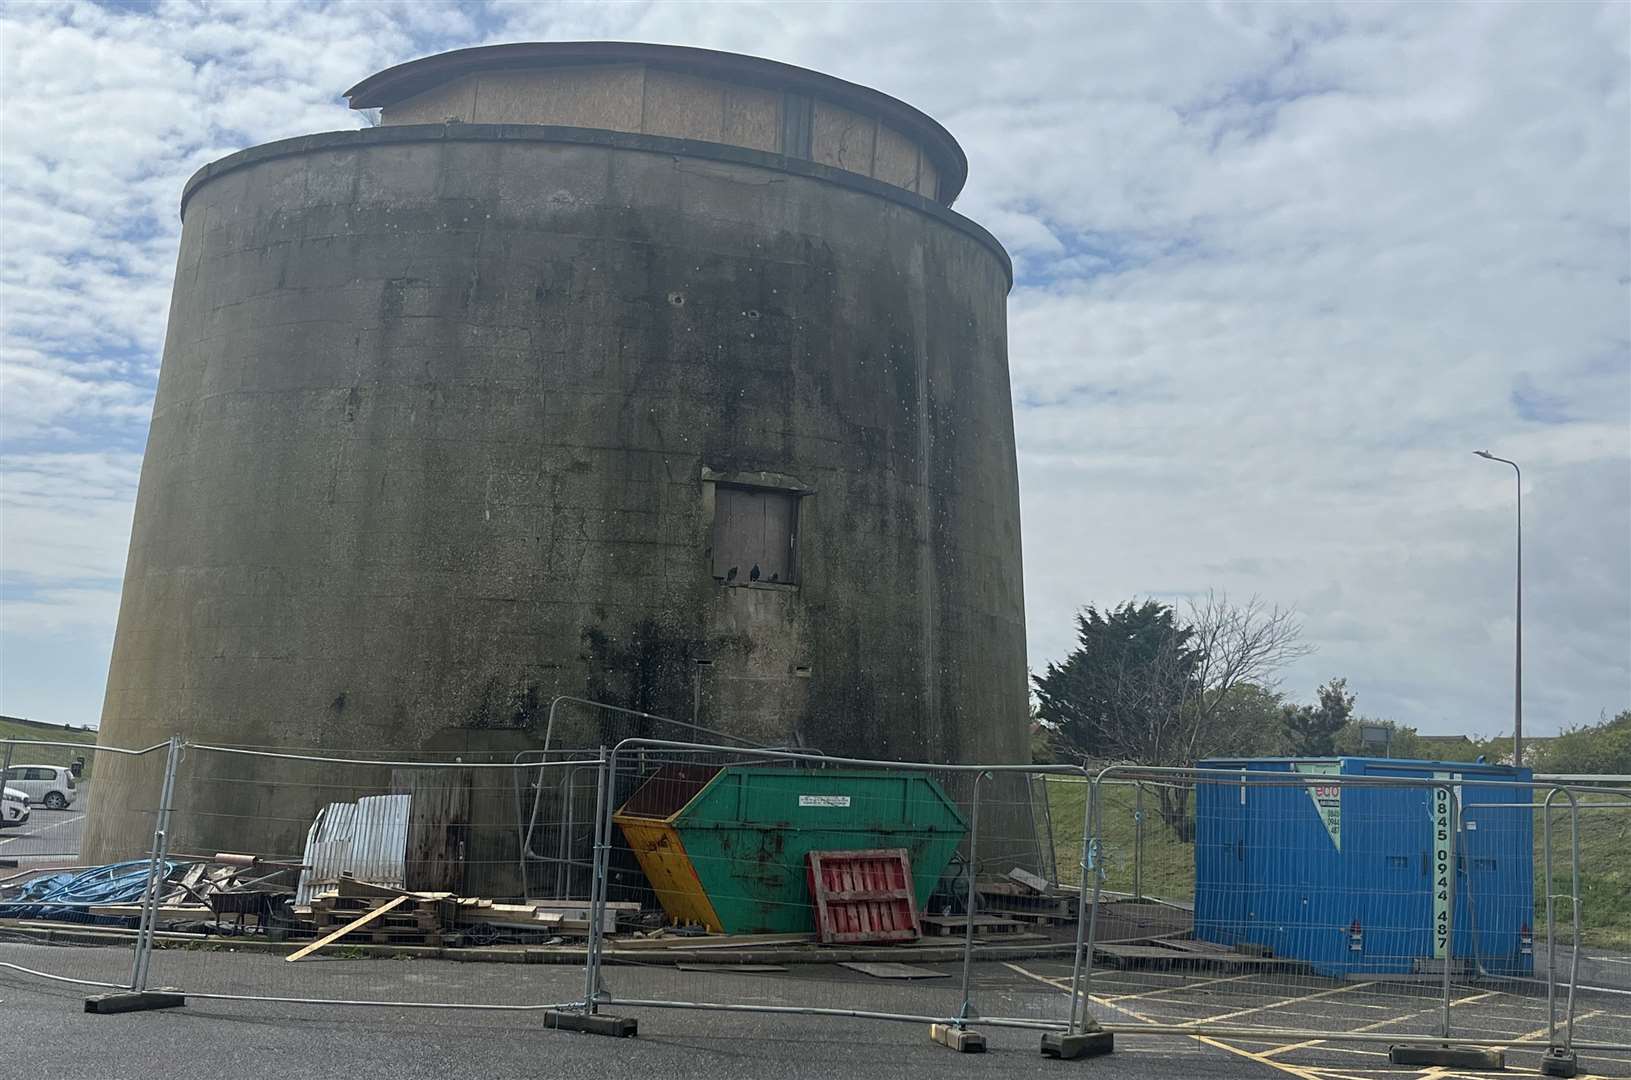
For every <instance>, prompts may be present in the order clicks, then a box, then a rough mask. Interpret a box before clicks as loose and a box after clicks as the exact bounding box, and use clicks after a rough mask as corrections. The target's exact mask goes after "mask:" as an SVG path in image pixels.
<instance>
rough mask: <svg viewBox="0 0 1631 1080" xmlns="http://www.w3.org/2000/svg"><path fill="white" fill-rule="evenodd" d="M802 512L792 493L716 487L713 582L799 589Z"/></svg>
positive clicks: (725, 486)
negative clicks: (789, 586) (799, 528)
mask: <svg viewBox="0 0 1631 1080" xmlns="http://www.w3.org/2000/svg"><path fill="white" fill-rule="evenodd" d="M798 512H799V497H798V495H797V494H795V493H793V492H791V491H775V490H772V489H767V488H751V487H735V486H732V485H728V484H719V485H717V486H716V487H715V489H714V534H713V575H714V577H715V578H716V579H717V580H719V581H720V582H722V583H724V584H726V585H750V584H766V585H795V584H797V583H798Z"/></svg>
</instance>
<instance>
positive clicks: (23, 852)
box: [0, 792, 90, 876]
mask: <svg viewBox="0 0 1631 1080" xmlns="http://www.w3.org/2000/svg"><path fill="white" fill-rule="evenodd" d="M89 809H90V795H89V793H88V792H87V793H85V794H83V795H81V796H80V797H79V798H76V799H75V800H74V802H73V805H71V806H69V807H68V808H67V809H66V810H48V809H46V808H45V807H44V806H41V805H38V804H35V805H34V806H32V807H30V808H29V815H28V821H27V823H25V824H24V825H22V826H21V827H18V828H10V829H4V830H0V859H16V860H17V861H18V864H19V865H20V866H22V867H25V868H26V867H28V866H33V865H37V864H39V863H44V862H64V863H70V862H73V861H74V860H75V859H77V858H78V857H79V842H80V839H81V837H82V836H83V834H84V832H85V812H86V811H87V810H89ZM0 876H4V874H3V873H0Z"/></svg>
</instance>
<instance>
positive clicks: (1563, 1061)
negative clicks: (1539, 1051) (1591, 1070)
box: [1540, 1046, 1580, 1077]
mask: <svg viewBox="0 0 1631 1080" xmlns="http://www.w3.org/2000/svg"><path fill="white" fill-rule="evenodd" d="M1540 1071H1541V1074H1542V1075H1543V1076H1564V1077H1568V1076H1578V1075H1579V1074H1580V1058H1579V1057H1578V1056H1577V1055H1576V1054H1575V1052H1574V1051H1573V1050H1564V1049H1562V1048H1561V1047H1556V1046H1554V1047H1552V1048H1551V1049H1550V1050H1548V1051H1546V1056H1545V1057H1543V1058H1541V1059H1540Z"/></svg>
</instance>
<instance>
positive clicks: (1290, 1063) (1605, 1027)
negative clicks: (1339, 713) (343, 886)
mask: <svg viewBox="0 0 1631 1080" xmlns="http://www.w3.org/2000/svg"><path fill="white" fill-rule="evenodd" d="M0 961H6V962H10V963H15V964H20V965H24V966H29V967H35V968H37V969H39V970H48V971H55V972H57V973H60V974H72V975H74V976H75V977H78V978H85V979H96V978H105V979H106V980H107V981H110V982H117V981H120V980H122V979H123V978H124V977H125V976H126V975H127V974H128V967H129V961H130V953H129V951H128V950H127V949H122V948H84V947H81V948H72V947H60V946H42V945H33V944H25V943H21V942H16V941H7V940H5V939H4V937H3V936H0ZM924 966H925V967H927V968H928V969H929V970H930V971H933V972H935V973H937V974H939V975H941V976H943V977H941V978H938V979H934V978H927V979H922V980H911V981H894V980H884V979H877V978H873V977H871V976H868V975H865V974H862V973H859V972H853V971H849V970H845V969H841V968H837V967H833V966H829V965H796V966H790V967H789V968H788V969H787V970H785V971H778V972H746V971H740V970H733V969H732V968H730V967H729V966H724V965H710V966H709V967H708V968H707V969H704V970H688V971H678V970H675V969H673V968H670V967H666V966H661V967H658V966H654V967H623V966H619V967H610V968H608V969H607V970H606V981H607V985H608V987H609V989H610V990H611V992H612V993H613V995H614V996H616V997H619V998H624V999H642V1000H649V999H658V998H663V999H671V1000H690V1001H711V1002H731V1003H736V1004H758V1005H768V1006H780V1007H787V1006H793V1007H799V1006H802V1007H817V1008H829V1009H878V1010H885V1011H893V1012H900V1013H918V1014H921V1015H927V1016H948V1015H951V1014H952V1013H953V1012H955V1009H956V1007H957V1004H958V1003H959V1001H960V990H959V987H958V978H957V976H958V975H959V974H960V972H959V970H958V969H957V966H956V965H945V964H941V965H924ZM973 975H974V987H975V1000H976V1004H977V1006H978V1008H979V1009H980V1011H982V1012H983V1013H985V1014H986V1015H1002V1016H1007V1017H1021V1018H1027V1019H1037V1020H1055V1021H1057V1020H1060V1019H1062V1018H1063V1016H1064V1010H1065V1007H1066V1003H1067V1001H1068V997H1067V994H1066V991H1065V989H1064V987H1068V985H1069V979H1070V967H1069V962H1068V959H1057V958H1039V959H1034V960H1023V961H1013V962H990V961H985V962H979V963H976V965H975V967H974V972H973ZM582 977H583V976H582V972H581V969H578V968H573V967H568V966H554V965H520V964H469V963H454V962H448V961H435V960H431V961H393V960H380V959H351V958H347V957H345V956H344V955H343V954H340V955H336V956H332V957H329V958H326V959H316V960H314V961H302V962H301V963H299V964H294V965H291V964H288V963H286V962H285V961H283V960H282V959H281V958H279V957H271V956H263V955H252V954H234V953H225V952H203V951H198V952H194V951H186V950H165V951H161V952H159V953H156V954H155V955H154V959H153V979H152V983H153V985H180V986H183V987H185V988H186V989H188V990H189V991H192V990H195V989H199V990H205V991H206V992H211V993H221V994H244V993H257V994H266V995H273V996H288V997H293V996H303V997H310V998H327V999H334V998H346V999H360V1000H393V999H395V1000H400V1001H406V1000H416V999H417V1000H447V1001H467V1002H478V1001H481V1002H487V1003H500V1002H507V1003H509V1004H511V1005H513V1004H515V1003H518V1002H524V1003H537V1004H544V1003H552V1002H560V1001H569V1000H573V999H575V998H576V997H578V996H579V995H580V994H581V992H582ZM87 992H88V991H87V989H86V988H84V987H78V986H74V985H70V984H65V983H54V982H51V981H47V980H42V979H40V978H38V977H36V976H30V975H25V974H22V973H19V972H16V971H14V970H9V969H0V1010H3V1015H4V1018H5V1031H6V1036H5V1038H3V1039H0V1045H9V1047H10V1049H9V1050H6V1051H0V1080H3V1078H10V1077H17V1078H19V1080H21V1078H25V1077H27V1078H35V1077H64V1078H68V1077H73V1078H79V1077H85V1078H115V1080H117V1078H126V1077H129V1078H132V1080H136V1078H141V1080H148V1078H152V1077H175V1078H177V1080H189V1078H192V1077H199V1078H204V1077H208V1078H209V1080H221V1078H222V1077H224V1076H225V1077H230V1078H232V1080H256V1078H261V1077H266V1078H277V1080H286V1078H288V1077H292V1076H298V1077H301V1078H302V1080H314V1078H320V1077H331V1076H332V1077H346V1078H347V1080H356V1078H359V1077H365V1076H366V1077H376V1076H378V1077H421V1076H423V1077H433V1076H434V1077H438V1078H460V1077H483V1078H488V1077H509V1076H517V1077H519V1076H552V1077H553V1076H560V1077H575V1076H586V1077H587V1076H595V1077H602V1076H609V1075H618V1074H622V1073H629V1074H648V1075H651V1076H653V1077H658V1076H661V1077H708V1078H710V1080H732V1078H737V1077H752V1078H753V1080H773V1078H780V1077H832V1076H890V1077H894V1076H904V1077H916V1076H922V1077H941V1076H949V1077H962V1076H982V1077H1009V1076H1032V1075H1043V1074H1049V1075H1052V1074H1057V1073H1060V1072H1062V1071H1068V1070H1082V1071H1084V1072H1097V1073H1100V1074H1103V1073H1105V1072H1106V1071H1109V1070H1114V1073H1115V1075H1116V1076H1117V1077H1118V1078H1119V1077H1123V1076H1130V1077H1138V1078H1141V1077H1151V1078H1168V1077H1170V1078H1174V1080H1178V1078H1184V1080H1212V1078H1218V1080H1223V1078H1231V1080H1233V1078H1240V1080H1246V1078H1251V1077H1274V1076H1276V1074H1279V1075H1280V1076H1284V1075H1291V1076H1294V1077H1298V1078H1299V1080H1393V1078H1398V1080H1463V1078H1468V1077H1472V1076H1475V1075H1478V1074H1475V1073H1467V1072H1460V1071H1456V1070H1446V1069H1413V1068H1393V1067H1390V1066H1389V1065H1388V1062H1387V1044H1386V1042H1344V1041H1333V1040H1322V1039H1319V1038H1316V1037H1302V1038H1292V1037H1270V1036H1264V1037H1256V1038H1233V1037H1231V1038H1228V1039H1224V1038H1212V1037H1207V1036H1183V1035H1145V1034H1133V1033H1129V1032H1127V1031H1126V1030H1122V1031H1119V1032H1118V1034H1117V1036H1116V1039H1117V1050H1116V1053H1115V1054H1114V1056H1112V1057H1109V1058H1100V1059H1090V1060H1083V1061H1076V1062H1061V1061H1055V1060H1050V1059H1045V1058H1043V1057H1041V1056H1040V1053H1039V1045H1040V1043H1039V1040H1040V1034H1039V1032H1037V1031H1034V1030H1026V1029H1016V1028H1006V1027H997V1026H991V1025H989V1024H986V1025H982V1024H980V1023H978V1022H975V1023H973V1024H972V1025H971V1026H973V1027H974V1028H975V1029H976V1030H978V1031H980V1032H981V1033H983V1034H984V1035H985V1036H986V1038H987V1040H988V1044H989V1052H988V1053H986V1054H985V1055H959V1054H956V1053H954V1052H952V1051H950V1050H948V1049H946V1048H944V1047H941V1046H938V1045H935V1044H933V1043H931V1042H929V1040H928V1033H927V1030H926V1027H925V1026H924V1024H923V1023H921V1022H898V1021H878V1020H866V1019H858V1018H851V1017H838V1016H803V1015H786V1014H768V1013H745V1012H719V1011H704V1010H678V1009H661V1008H639V1007H630V1006H626V1005H618V1004H612V1005H608V1006H606V1007H605V1008H604V1009H603V1010H602V1011H604V1012H607V1013H611V1014H613V1015H626V1016H634V1017H636V1018H637V1019H638V1020H639V1023H640V1034H639V1036H638V1037H637V1038H635V1039H610V1038H605V1037H600V1036H594V1035H585V1034H578V1033H571V1032H561V1031H551V1030H548V1029H546V1028H544V1026H543V1016H542V1014H541V1012H539V1011H528V1010H514V1009H511V1010H508V1011H485V1010H477V1009H456V1010H454V1009H436V1008H408V1007H403V1006H400V1005H385V1006H366V1007H365V1006H348V1005H336V1004H327V1003H322V1004H292V1003H286V1002H266V1001H242V1000H221V999H212V998H207V997H197V996H194V997H189V999H188V1004H187V1005H186V1007H184V1008H181V1009H175V1010H168V1011H163V1012H151V1013H132V1014H124V1015H117V1016H94V1015H87V1014H85V1013H84V1012H83V1011H82V1008H83V1006H82V1001H83V998H84V996H85V994H86V993H87ZM1436 993H1437V992H1436V990H1435V989H1434V988H1432V987H1427V986H1424V985H1422V984H1420V983H1410V984H1399V983H1378V982H1370V983H1367V982H1362V981H1356V982H1334V981H1331V980H1319V979H1314V978H1312V977H1294V976H1288V975H1285V974H1277V975H1272V976H1269V975H1263V974H1259V973H1255V972H1248V973H1245V974H1237V975H1216V976H1207V975H1205V974H1204V973H1199V972H1195V971H1189V972H1183V973H1173V972H1159V971H1139V972H1132V971H1101V972H1098V973H1096V974H1095V976H1094V980H1093V1011H1094V1013H1095V1015H1096V1016H1097V1017H1098V1018H1099V1019H1100V1020H1101V1021H1103V1022H1105V1023H1107V1024H1113V1025H1118V1026H1119V1025H1133V1026H1136V1025H1138V1024H1140V1023H1160V1024H1191V1025H1193V1024H1195V1023H1199V1022H1203V1021H1210V1022H1212V1023H1227V1024H1232V1025H1240V1026H1254V1027H1283V1028H1294V1029H1298V1030H1303V1031H1307V1032H1309V1033H1311V1035H1312V1034H1313V1033H1327V1032H1328V1033H1336V1032H1341V1031H1348V1032H1354V1031H1367V1030H1368V1031H1370V1032H1373V1033H1384V1034H1401V1035H1408V1034H1422V1035H1426V1034H1430V1033H1431V1032H1432V1030H1434V1029H1433V1026H1432V1025H1433V1024H1435V1023H1436V1022H1437V1019H1438V1016H1439V1015H1440V1013H1439V1010H1440V1007H1441V1003H1440V1001H1439V1000H1438V998H1437V996H1436ZM1452 1012H1453V1015H1454V1023H1455V1026H1456V1029H1457V1030H1458V1031H1459V1032H1463V1033H1466V1034H1472V1035H1480V1034H1487V1035H1488V1036H1489V1038H1488V1040H1487V1043H1486V1045H1491V1046H1501V1045H1506V1046H1508V1050H1507V1062H1508V1071H1509V1072H1521V1073H1525V1074H1528V1075H1534V1074H1535V1069H1536V1067H1537V1065H1538V1063H1539V1060H1540V1049H1539V1048H1538V1047H1534V1046H1513V1045H1511V1044H1510V1040H1511V1039H1512V1038H1513V1037H1518V1038H1522V1039H1544V1036H1545V1028H1546V999H1545V997H1544V994H1537V993H1535V992H1534V989H1533V988H1525V987H1522V986H1519V985H1517V984H1501V985H1498V986H1480V985H1474V986H1457V987H1455V988H1454V989H1453V1004H1452ZM1576 1014H1577V1018H1578V1020H1579V1023H1578V1025H1577V1035H1578V1037H1579V1038H1581V1039H1582V1040H1586V1039H1588V1038H1589V1039H1593V1040H1599V1041H1603V1040H1607V1041H1616V1042H1618V1041H1622V1040H1628V1039H1631V996H1624V995H1617V994H1608V993H1582V995H1581V996H1580V999H1579V1000H1578V1001H1577V1005H1576ZM1503 1038H1505V1039H1506V1040H1507V1041H1505V1042H1503ZM1580 1059H1581V1066H1582V1075H1583V1076H1585V1075H1591V1076H1604V1077H1631V1053H1618V1054H1615V1053H1608V1052H1601V1051H1586V1050H1583V1051H1581V1053H1580Z"/></svg>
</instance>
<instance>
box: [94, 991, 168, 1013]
mask: <svg viewBox="0 0 1631 1080" xmlns="http://www.w3.org/2000/svg"><path fill="white" fill-rule="evenodd" d="M185 1004H187V998H186V995H184V994H182V993H181V992H179V991H176V990H119V991H117V992H115V993H112V994H92V995H91V996H90V997H88V998H86V999H85V1011H86V1012H88V1013H97V1014H99V1015H104V1016H105V1015H108V1014H110V1013H127V1012H145V1011H146V1010H148V1009H177V1008H180V1007H181V1006H183V1005H185Z"/></svg>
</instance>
